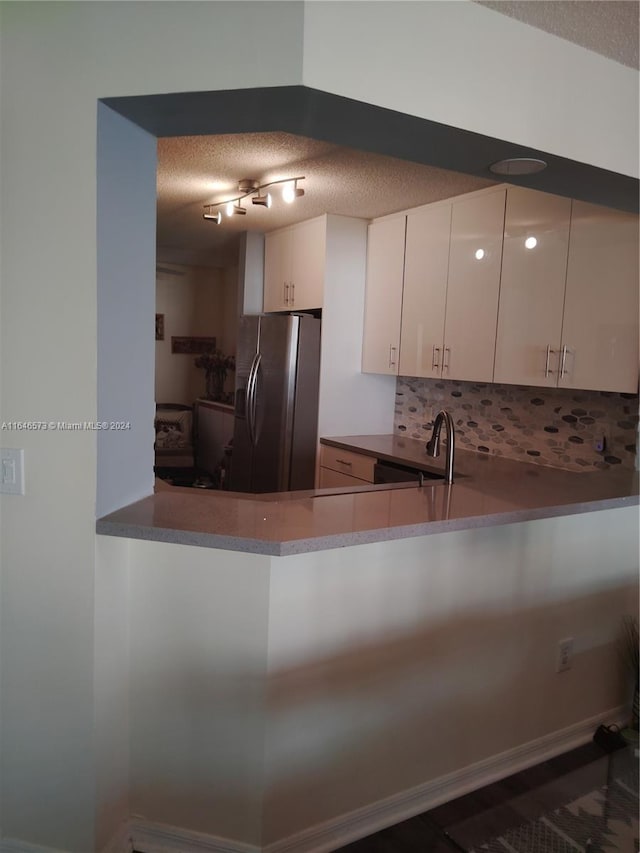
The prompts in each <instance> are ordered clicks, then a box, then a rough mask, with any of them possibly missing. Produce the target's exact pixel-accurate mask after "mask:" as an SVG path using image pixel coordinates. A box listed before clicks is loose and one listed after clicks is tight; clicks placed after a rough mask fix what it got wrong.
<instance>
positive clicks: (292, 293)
mask: <svg viewBox="0 0 640 853" xmlns="http://www.w3.org/2000/svg"><path fill="white" fill-rule="evenodd" d="M289 287H290V289H291V302H290V303H289V304H290V305H295V304H296V286H295V283H294V282H293V281H292V282H291V284H290V285H289Z"/></svg>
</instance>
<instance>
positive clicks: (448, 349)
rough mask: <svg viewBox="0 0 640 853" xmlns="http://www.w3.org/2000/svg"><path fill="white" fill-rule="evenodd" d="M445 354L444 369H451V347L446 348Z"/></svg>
mask: <svg viewBox="0 0 640 853" xmlns="http://www.w3.org/2000/svg"><path fill="white" fill-rule="evenodd" d="M444 353H445V356H444V357H443V359H442V369H443V370H449V356H450V355H451V347H445V348H444Z"/></svg>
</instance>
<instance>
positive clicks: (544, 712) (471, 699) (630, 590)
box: [129, 505, 639, 849]
mask: <svg viewBox="0 0 640 853" xmlns="http://www.w3.org/2000/svg"><path fill="white" fill-rule="evenodd" d="M245 509H246V511H247V512H248V513H252V512H253V509H252V507H250V506H249V505H247V506H246V507H245ZM638 529H639V520H638V513H637V508H634V507H630V508H627V509H620V510H610V511H605V512H600V513H595V514H587V515H575V516H569V517H566V518H554V519H545V520H542V521H532V522H528V523H524V524H512V525H505V526H501V527H495V528H485V529H478V530H468V531H462V532H459V533H443V534H436V535H433V536H422V537H416V538H413V539H405V540H396V541H393V542H381V543H376V544H371V545H358V546H352V547H347V548H336V549H334V550H331V551H325V552H316V553H310V554H302V555H297V556H292V557H273V558H270V557H266V556H260V555H251V554H238V553H231V552H225V551H215V550H208V549H204V548H190V547H182V546H167V545H163V544H161V543H152V542H143V541H130V542H129V546H130V583H131V600H130V632H131V661H132V666H131V673H130V695H131V757H132V793H131V797H132V803H131V808H132V811H133V813H135V814H138V815H141V816H142V817H143V818H144V819H145V820H148V821H151V822H159V823H166V824H173V825H175V826H178V827H182V828H183V829H184V830H190V831H198V832H204V833H206V834H210V835H215V836H220V837H222V838H223V839H224V838H226V839H228V840H229V839H230V840H233V841H235V842H241V843H244V844H250V845H260V844H262V845H267V844H269V843H272V842H276V841H279V840H282V839H284V838H286V837H288V836H290V835H295V833H299V832H303V831H305V830H308V829H310V828H312V827H318V826H319V825H320V824H322V823H323V822H324V821H331V820H334V819H336V818H338V817H339V816H340V815H345V814H347V813H349V812H351V811H353V810H356V809H359V808H362V807H366V806H370V805H371V804H372V803H376V802H377V801H384V800H385V799H386V798H390V797H394V796H397V795H399V794H401V793H403V792H406V791H407V790H410V789H413V788H416V787H419V786H424V785H426V784H428V783H429V782H435V781H436V780H438V779H440V778H441V777H446V776H448V775H449V774H455V773H460V771H463V770H465V769H468V768H470V766H471V765H473V764H474V763H476V762H482V761H484V760H487V759H490V758H491V757H493V756H495V755H497V754H500V753H503V752H507V751H509V750H516V749H517V748H518V747H522V746H523V745H525V744H529V743H531V742H533V741H536V740H538V739H544V738H545V737H550V736H552V735H557V733H558V732H562V731H563V730H565V729H567V728H570V727H572V726H577V725H578V724H580V723H582V722H584V721H587V722H588V721H589V720H592V719H593V718H596V719H602V720H604V721H608V722H611V721H612V719H613V718H612V716H611V713H612V712H613V711H616V710H617V709H618V707H619V706H620V705H625V706H627V708H629V707H630V699H631V686H632V685H631V684H630V683H629V684H625V682H624V679H623V677H622V672H623V670H622V668H621V666H620V660H619V656H618V651H617V648H616V642H615V641H616V637H617V636H618V631H619V628H620V617H621V615H622V614H624V613H627V612H630V613H633V612H636V611H637V596H638V554H637V543H638ZM178 565H179V567H180V571H179V572H176V566H178ZM568 636H570V637H573V638H574V652H575V654H574V658H573V667H572V669H571V670H569V671H568V672H564V673H561V674H558V673H556V671H555V663H556V647H557V643H558V641H559V640H560V639H562V638H565V637H568ZM479 732H482V735H481V736H479ZM585 734H586V737H588V736H589V733H588V728H587V729H586V730H585ZM561 748H562V747H560V749H561ZM263 758H264V767H263V765H262V761H263ZM530 760H533V761H535V756H534V757H533V758H531V757H530ZM382 768H384V772H381V769H382ZM460 776H461V778H464V774H462V773H460ZM436 794H437V787H436ZM141 849H144V847H141ZM291 849H296V847H295V844H294V845H293V846H292V848H291Z"/></svg>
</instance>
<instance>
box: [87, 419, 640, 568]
mask: <svg viewBox="0 0 640 853" xmlns="http://www.w3.org/2000/svg"><path fill="white" fill-rule="evenodd" d="M321 442H322V443H324V444H328V445H332V446H334V447H340V448H343V449H345V450H351V451H354V452H362V453H365V454H366V455H368V456H374V457H376V458H378V459H386V460H390V461H396V462H400V463H404V464H407V465H414V466H416V467H423V468H425V469H427V470H434V469H435V470H437V469H438V468H439V467H441V466H442V465H443V460H444V457H443V456H440V457H439V458H438V459H435V460H434V459H430V458H428V457H426V454H425V447H424V442H421V441H417V440H415V439H410V438H404V437H403V436H398V435H361V436H339V437H330V438H323V439H321ZM638 503H639V500H638V474H637V472H632V471H628V470H611V471H597V472H589V473H574V472H571V471H563V470H560V469H556V468H548V467H545V466H542V465H535V464H531V463H525V462H517V461H511V460H507V459H502V458H500V457H497V456H491V455H488V454H478V453H471V452H469V451H465V450H456V458H455V473H454V483H453V484H452V485H450V486H448V485H445V484H444V483H440V482H437V481H436V482H435V483H434V481H429V480H427V481H425V485H424V486H422V487H420V488H418V487H417V486H416V485H414V484H412V483H410V484H406V483H402V484H397V485H394V486H388V485H385V486H364V487H362V488H351V487H346V488H336V489H317V490H313V491H305V492H286V493H277V494H269V495H246V494H239V493H234V492H218V491H209V490H202V491H200V490H198V489H183V488H174V487H166V488H159V489H158V490H157V491H156V493H155V494H153V495H150V496H149V497H147V498H143V499H142V500H140V501H137V502H136V503H134V504H131V505H129V506H126V507H123V508H122V509H119V510H117V511H116V512H113V513H111V514H110V515H107V516H105V517H103V518H101V519H99V520H98V521H97V523H96V530H97V532H98V533H100V534H103V535H108V536H121V537H126V538H131V539H148V540H155V541H160V542H172V543H177V544H184V545H197V546H200V547H207V548H218V549H226V550H233V551H244V552H247V553H256V554H271V555H276V556H286V555H289V554H299V553H305V552H309V551H321V550H328V549H331V548H341V547H346V546H349V545H357V544H362V543H367V542H380V541H385V540H391V539H403V538H408V537H413V536H423V535H426V534H430V533H442V532H447V531H454V530H466V529H470V528H477V527H490V526H494V525H499V524H512V523H516V522H521V521H529V520H532V519H538V518H551V517H555V516H562V515H573V514H577V513H584V512H593V511H597V510H601V509H613V508H615V507H624V506H638Z"/></svg>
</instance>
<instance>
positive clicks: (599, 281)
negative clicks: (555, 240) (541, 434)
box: [558, 201, 638, 394]
mask: <svg viewBox="0 0 640 853" xmlns="http://www.w3.org/2000/svg"><path fill="white" fill-rule="evenodd" d="M558 385H559V386H560V387H564V388H590V389H593V390H597V391H598V390H599V391H621V392H628V393H631V394H634V393H636V392H637V390H638V217H637V216H634V215H632V214H628V213H621V212H619V211H616V210H610V209H608V208H604V207H598V206H596V205H592V204H586V203H585V202H581V201H574V202H573V209H572V215H571V233H570V239H569V260H568V266H567V286H566V294H565V305H564V321H563V325H562V346H561V351H560V370H559V376H558Z"/></svg>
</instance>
